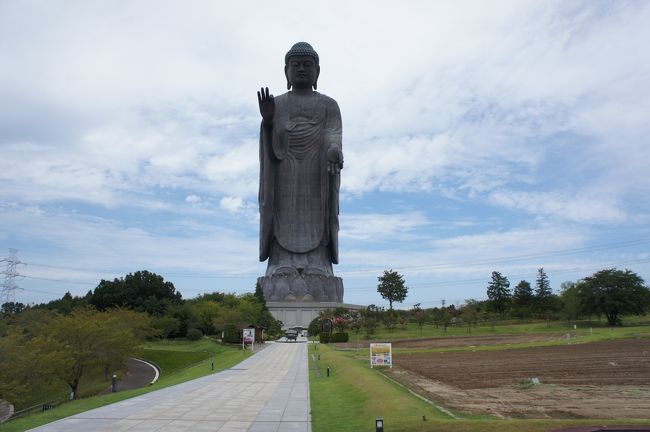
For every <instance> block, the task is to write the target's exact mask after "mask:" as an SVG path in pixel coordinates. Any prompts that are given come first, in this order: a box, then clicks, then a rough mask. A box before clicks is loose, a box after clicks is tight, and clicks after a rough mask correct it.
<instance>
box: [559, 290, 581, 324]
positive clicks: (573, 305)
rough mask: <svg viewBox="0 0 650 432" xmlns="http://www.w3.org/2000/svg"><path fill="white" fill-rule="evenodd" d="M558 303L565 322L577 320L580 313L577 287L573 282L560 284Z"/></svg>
mask: <svg viewBox="0 0 650 432" xmlns="http://www.w3.org/2000/svg"><path fill="white" fill-rule="evenodd" d="M560 301H561V303H562V309H563V314H564V317H565V319H566V320H567V321H574V320H576V319H578V317H579V316H580V312H581V306H580V298H579V297H578V286H577V285H576V283H575V282H571V281H567V282H562V283H561V284H560Z"/></svg>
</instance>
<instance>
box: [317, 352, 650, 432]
mask: <svg viewBox="0 0 650 432" xmlns="http://www.w3.org/2000/svg"><path fill="white" fill-rule="evenodd" d="M316 346H317V344H313V345H312V344H310V347H309V363H310V368H309V385H310V398H311V414H312V430H313V431H314V432H330V431H337V432H373V431H374V430H375V419H376V418H382V419H383V420H384V430H385V431H386V432H411V431H414V432H425V431H427V432H428V431H437V432H521V431H522V430H523V431H526V432H549V431H555V430H557V429H561V428H568V427H578V426H603V425H606V424H609V425H646V426H647V425H648V421H647V420H628V419H614V420H603V419H580V420H569V419H499V418H496V417H489V416H485V415H465V414H462V413H458V412H457V411H454V412H453V413H454V414H455V415H456V416H457V417H460V419H453V418H451V417H450V416H448V415H446V414H444V413H443V412H441V411H440V410H438V409H436V408H435V407H434V406H432V405H430V404H428V403H426V402H424V401H422V400H420V399H419V398H417V397H416V396H414V395H412V394H411V393H409V392H408V391H407V390H406V389H404V388H403V387H400V386H399V385H397V384H394V383H392V382H391V381H388V380H387V379H386V378H384V377H383V376H382V375H381V372H380V371H379V370H376V369H370V367H369V359H368V357H367V355H361V356H360V357H357V353H355V352H353V351H336V350H334V349H333V348H332V347H330V346H327V345H318V348H316ZM367 352H368V351H367V350H361V351H359V353H364V354H367ZM312 354H313V355H314V357H316V358H318V355H319V354H320V360H317V362H318V366H319V368H320V371H321V378H317V377H316V374H315V372H314V360H313V359H312ZM328 366H329V367H330V369H331V372H332V373H331V376H330V377H329V378H328V377H327V367H328ZM422 416H425V417H426V420H424V419H423V417H422Z"/></svg>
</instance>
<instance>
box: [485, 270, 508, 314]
mask: <svg viewBox="0 0 650 432" xmlns="http://www.w3.org/2000/svg"><path fill="white" fill-rule="evenodd" d="M487 296H488V299H489V300H490V307H491V308H492V310H493V311H495V312H498V313H500V314H502V315H503V314H504V313H505V312H506V311H507V310H508V307H509V306H510V299H511V296H512V295H511V293H510V282H509V281H508V278H507V277H505V276H503V275H501V273H499V272H497V271H493V272H492V280H491V281H490V283H489V284H488V287H487Z"/></svg>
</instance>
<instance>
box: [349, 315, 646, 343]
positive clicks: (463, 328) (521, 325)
mask: <svg viewBox="0 0 650 432" xmlns="http://www.w3.org/2000/svg"><path fill="white" fill-rule="evenodd" d="M623 324H624V326H622V327H615V330H619V329H633V328H637V327H639V326H641V327H648V328H650V315H645V316H640V317H639V316H629V317H628V316H626V317H623ZM574 325H576V326H577V330H578V331H583V332H588V331H589V329H590V328H591V329H593V331H594V332H595V331H598V330H603V329H606V330H609V329H610V327H608V326H607V321H604V320H603V321H597V320H596V321H594V320H591V321H586V320H582V321H571V322H566V321H551V322H550V323H548V322H547V321H526V322H519V321H517V320H509V321H496V322H494V323H492V322H487V323H484V322H482V323H480V324H479V325H478V326H472V327H471V328H470V329H468V327H467V325H465V324H459V325H450V326H449V327H447V331H445V330H444V329H443V328H442V327H441V326H440V327H436V326H435V325H433V324H425V325H424V326H422V328H420V327H419V326H418V325H417V324H415V323H410V324H408V325H407V326H401V325H398V326H397V327H396V328H395V329H394V330H392V331H389V330H387V329H386V327H385V326H378V327H377V330H376V332H375V334H373V335H372V336H371V337H370V338H368V337H366V336H365V333H364V331H362V332H361V334H360V335H359V336H360V340H368V339H370V340H397V339H417V338H430V337H452V336H488V335H489V336H498V335H512V334H530V333H558V332H568V331H571V330H573V326H574ZM356 341H357V336H356V334H353V333H352V332H351V333H350V344H354V343H355V342H356Z"/></svg>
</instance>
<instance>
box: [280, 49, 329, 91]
mask: <svg viewBox="0 0 650 432" xmlns="http://www.w3.org/2000/svg"><path fill="white" fill-rule="evenodd" d="M318 62H319V59H318V53H317V52H316V51H315V50H314V48H312V46H311V45H309V44H308V43H307V42H298V43H295V44H294V45H293V46H292V47H291V49H290V50H289V52H287V54H286V55H285V56H284V75H285V76H286V77H287V89H291V87H294V88H311V87H313V88H314V89H316V88H317V83H318V75H319V74H320V65H319V64H318Z"/></svg>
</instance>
